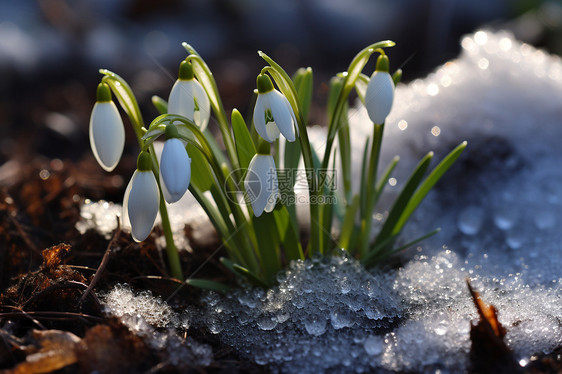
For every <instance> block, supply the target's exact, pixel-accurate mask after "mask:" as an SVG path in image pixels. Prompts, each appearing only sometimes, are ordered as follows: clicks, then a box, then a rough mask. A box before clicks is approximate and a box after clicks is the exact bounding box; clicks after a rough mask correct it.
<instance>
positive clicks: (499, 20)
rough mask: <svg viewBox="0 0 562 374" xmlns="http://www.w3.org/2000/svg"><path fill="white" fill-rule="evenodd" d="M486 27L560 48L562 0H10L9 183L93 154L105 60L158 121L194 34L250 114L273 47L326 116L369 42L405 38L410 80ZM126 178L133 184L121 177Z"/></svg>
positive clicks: (5, 156) (0, 86) (5, 27)
mask: <svg viewBox="0 0 562 374" xmlns="http://www.w3.org/2000/svg"><path fill="white" fill-rule="evenodd" d="M482 27H487V28H491V29H508V30H511V31H512V32H513V33H514V34H515V36H516V38H518V39H520V40H523V41H525V42H528V43H531V44H533V45H536V46H540V47H544V48H546V50H547V51H549V52H551V53H559V52H561V51H562V37H561V36H562V2H561V1H544V0H542V1H541V0H346V1H341V0H283V1H281V0H237V1H236V0H160V1H151V0H95V1H94V0H38V1H32V0H21V1H14V0H3V1H1V2H0V129H1V133H0V185H10V184H13V183H14V181H13V180H12V178H14V177H15V175H16V173H15V170H14V169H15V168H16V169H17V165H22V164H23V163H25V162H27V161H28V160H30V159H32V158H34V157H38V156H39V157H43V158H44V159H46V160H49V159H53V158H55V159H61V160H63V161H65V162H66V161H68V162H76V163H77V162H82V161H83V160H85V161H84V162H86V164H89V163H90V162H93V157H92V156H91V153H90V147H89V141H88V121H89V115H90V110H91V108H92V106H93V104H94V101H95V91H96V85H97V83H98V82H99V79H100V77H101V76H100V74H99V73H98V69H99V68H107V69H110V70H113V71H115V72H116V73H118V74H119V75H121V76H123V77H124V78H125V79H126V80H127V81H128V82H129V83H130V84H131V86H132V88H133V90H134V92H135V93H136V95H137V98H138V100H139V102H140V105H141V110H142V111H143V114H144V117H145V121H147V122H150V120H151V119H152V118H154V116H155V115H156V111H155V110H154V109H153V108H152V106H151V104H150V98H151V96H152V95H154V94H157V95H160V96H162V97H164V98H166V99H167V97H168V94H169V90H170V88H171V86H172V84H173V82H174V81H175V79H176V75H177V68H178V66H179V62H180V61H181V60H182V59H183V58H184V57H185V56H186V52H185V51H184V49H183V48H182V47H181V42H182V41H186V42H188V43H190V44H191V45H193V46H194V47H195V48H196V49H197V50H198V51H199V53H200V54H201V55H202V57H203V58H204V59H205V60H206V61H207V63H208V65H209V66H210V68H211V70H212V71H213V72H214V74H215V76H216V80H217V82H218V85H219V90H220V92H221V94H222V96H223V100H224V104H225V107H226V109H227V111H228V112H229V111H230V110H231V109H232V108H234V107H236V108H238V109H239V110H240V111H241V112H242V113H243V114H250V113H251V105H252V102H253V99H252V90H253V89H254V87H255V77H256V75H257V74H258V72H259V71H260V69H261V67H262V66H263V61H262V60H261V59H260V58H259V57H258V55H257V53H256V51H257V50H263V51H264V52H266V53H267V54H269V55H270V56H271V57H273V58H274V59H275V60H277V61H278V62H279V63H280V64H281V65H282V66H283V67H284V68H285V69H286V70H287V72H288V73H289V74H292V73H293V72H294V71H295V70H296V69H297V68H298V67H301V66H311V67H313V69H314V74H315V93H314V100H315V101H314V110H313V111H312V113H311V123H322V122H323V111H324V103H325V100H326V96H327V84H326V83H327V82H328V81H329V78H330V76H332V75H333V74H335V73H337V72H339V71H342V70H344V69H345V68H346V67H347V65H348V63H349V61H350V60H351V58H352V57H353V56H354V55H355V54H356V53H357V52H358V51H359V50H361V49H362V48H363V47H365V46H366V45H368V44H370V43H373V42H376V41H379V40H383V39H392V40H394V41H396V42H397V46H396V47H395V48H393V49H392V50H390V51H389V55H390V58H391V64H392V66H391V69H392V70H394V69H396V68H398V67H402V66H403V68H404V80H405V81H410V80H413V79H415V78H418V77H422V76H424V75H426V74H427V73H428V72H430V71H431V70H433V69H434V68H435V67H436V66H438V65H439V64H442V63H443V62H445V61H447V60H449V59H452V58H455V57H456V56H457V54H458V52H459V50H460V48H459V40H460V37H461V36H462V35H464V34H467V33H472V32H474V31H475V30H476V29H478V28H482ZM373 67H374V66H373V65H372V64H371V65H369V67H368V69H367V70H366V71H371V70H372V69H373ZM125 122H126V123H127V120H126V119H125ZM127 131H129V129H128V130H127ZM128 142H129V143H128V146H127V149H126V155H127V154H128V155H129V156H130V157H131V159H132V161H130V162H128V163H127V162H125V165H124V166H120V167H119V168H118V169H117V170H116V173H117V174H119V173H123V174H127V175H130V173H131V172H132V169H133V168H134V157H135V153H136V148H135V147H136V145H135V144H134V143H133V142H134V137H133V136H128ZM8 160H19V163H17V164H14V163H9V162H8ZM94 168H95V167H94ZM100 170H101V169H100ZM115 184H116V187H120V186H122V182H120V181H119V180H118V181H117V182H116V183H115ZM118 189H119V188H118Z"/></svg>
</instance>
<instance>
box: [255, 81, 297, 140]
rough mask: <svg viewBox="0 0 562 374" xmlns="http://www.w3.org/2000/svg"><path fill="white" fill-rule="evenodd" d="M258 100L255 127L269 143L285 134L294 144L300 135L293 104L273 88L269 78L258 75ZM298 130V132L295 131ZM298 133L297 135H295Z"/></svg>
mask: <svg viewBox="0 0 562 374" xmlns="http://www.w3.org/2000/svg"><path fill="white" fill-rule="evenodd" d="M257 83H258V98H257V100H256V106H255V107H254V127H255V128H256V131H257V132H258V134H259V135H260V136H261V137H262V138H263V139H265V140H267V141H268V142H270V143H271V142H273V141H274V140H275V139H277V138H279V133H281V134H283V136H284V137H285V138H287V141H289V142H294V141H295V139H296V135H298V129H297V127H296V125H297V119H296V117H295V113H294V112H293V108H291V104H289V101H288V100H287V98H286V97H285V96H283V94H281V92H279V91H277V90H275V89H274V88H273V83H272V82H271V79H270V78H269V76H267V75H265V74H260V75H258V78H257ZM295 129H296V130H295ZM295 131H296V133H295Z"/></svg>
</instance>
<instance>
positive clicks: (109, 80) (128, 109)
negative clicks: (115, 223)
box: [100, 69, 183, 281]
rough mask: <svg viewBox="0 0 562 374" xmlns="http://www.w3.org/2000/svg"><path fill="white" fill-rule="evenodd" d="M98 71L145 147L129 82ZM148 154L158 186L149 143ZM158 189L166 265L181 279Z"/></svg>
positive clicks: (135, 101)
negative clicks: (166, 258)
mask: <svg viewBox="0 0 562 374" xmlns="http://www.w3.org/2000/svg"><path fill="white" fill-rule="evenodd" d="M100 73H101V74H103V75H104V77H103V78H102V82H104V83H106V84H107V85H108V86H109V87H110V88H111V90H112V91H113V93H114V94H115V96H116V97H117V99H118V100H119V103H120V104H121V107H122V108H123V110H124V111H125V113H127V116H128V117H129V120H130V122H131V125H132V127H133V130H134V132H135V135H136V137H137V142H138V144H139V146H140V147H141V149H142V148H144V147H145V142H144V140H143V139H142V137H143V135H144V133H145V132H146V129H145V128H144V121H143V118H142V114H141V111H140V108H139V104H138V102H137V99H136V98H135V94H134V93H133V90H132V89H131V87H130V86H129V84H128V83H127V82H126V81H125V80H124V79H123V78H121V77H120V76H119V75H117V74H115V73H113V72H112V71H109V70H107V69H100ZM150 154H151V156H152V164H153V172H154V175H155V176H156V181H157V182H158V186H159V187H160V181H159V178H158V174H159V173H158V170H159V168H158V160H157V159H156V154H155V153H154V147H152V145H150ZM159 191H160V206H159V211H160V217H161V219H162V230H163V231H164V238H165V239H166V254H167V257H168V266H169V267H170V273H171V275H172V276H173V277H174V278H177V279H180V280H182V281H183V274H182V270H181V262H180V257H179V253H178V249H177V247H176V244H175V243H174V236H173V234H172V228H171V226H170V218H169V216H168V210H167V209H166V203H165V200H164V197H163V196H162V189H161V188H159Z"/></svg>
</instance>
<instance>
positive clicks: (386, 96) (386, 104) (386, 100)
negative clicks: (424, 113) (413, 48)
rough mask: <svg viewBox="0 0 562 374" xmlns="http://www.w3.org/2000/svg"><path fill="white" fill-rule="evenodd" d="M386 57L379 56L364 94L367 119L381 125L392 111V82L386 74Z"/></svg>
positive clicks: (387, 64)
mask: <svg viewBox="0 0 562 374" xmlns="http://www.w3.org/2000/svg"><path fill="white" fill-rule="evenodd" d="M388 66H389V62H388V57H387V56H386V55H381V56H379V58H378V60H377V68H376V69H375V71H374V72H373V75H372V76H371V80H370V81H369V84H368V85H367V91H366V93H365V107H366V108H367V113H368V114H369V118H370V119H371V121H373V122H374V123H376V124H382V123H384V121H385V120H386V116H388V114H389V113H390V110H391V109H392V102H393V101H394V82H393V81H392V77H391V76H390V74H389V72H388Z"/></svg>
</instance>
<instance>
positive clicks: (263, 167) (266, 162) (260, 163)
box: [244, 142, 279, 217]
mask: <svg viewBox="0 0 562 374" xmlns="http://www.w3.org/2000/svg"><path fill="white" fill-rule="evenodd" d="M263 144H265V145H266V146H267V148H266V146H260V149H259V150H258V153H257V154H256V155H255V156H254V158H252V160H251V161H250V165H249V166H248V172H247V174H246V178H245V179H244V189H245V190H246V192H247V194H248V198H249V200H250V203H251V204H252V209H253V211H254V215H255V216H256V217H259V216H261V214H262V213H263V212H264V211H265V212H267V213H269V212H271V211H272V210H273V208H275V203H276V202H277V198H278V197H279V188H278V182H277V170H276V169H275V162H274V161H273V156H271V155H270V154H269V144H268V143H265V142H264V143H263Z"/></svg>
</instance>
